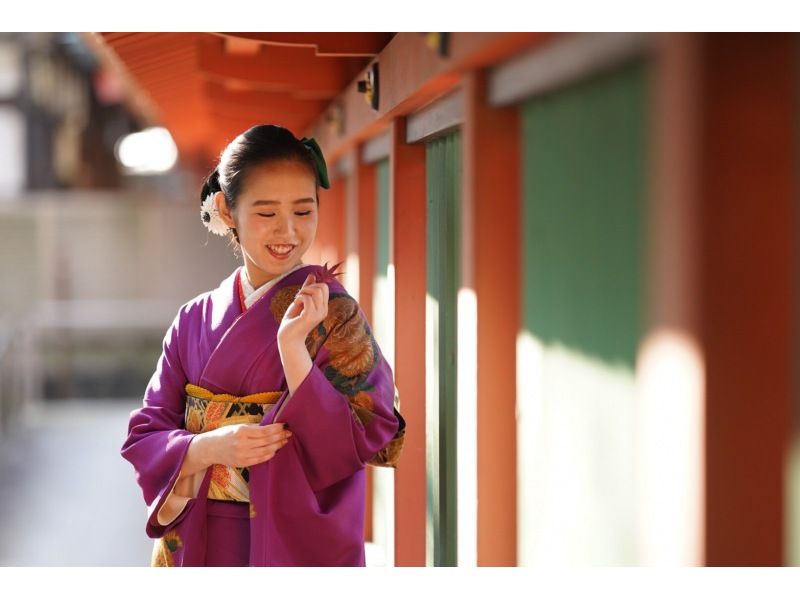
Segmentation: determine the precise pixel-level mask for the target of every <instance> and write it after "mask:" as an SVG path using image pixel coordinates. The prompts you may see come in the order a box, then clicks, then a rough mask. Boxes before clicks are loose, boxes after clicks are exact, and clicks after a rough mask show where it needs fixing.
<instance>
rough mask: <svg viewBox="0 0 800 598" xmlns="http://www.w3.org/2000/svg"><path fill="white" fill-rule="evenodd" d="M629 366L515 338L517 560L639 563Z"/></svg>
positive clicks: (525, 335) (632, 386)
mask: <svg viewBox="0 0 800 598" xmlns="http://www.w3.org/2000/svg"><path fill="white" fill-rule="evenodd" d="M635 402H636V384H635V379H634V372H633V371H632V369H631V368H630V367H629V366H623V365H618V364H613V363H606V362H603V361H601V360H599V359H597V358H594V357H592V356H589V355H585V354H581V353H579V352H577V351H575V350H573V349H570V348H568V347H565V346H563V345H561V344H559V343H553V344H547V345H544V344H542V343H541V342H540V341H539V340H538V339H537V338H535V337H534V336H533V335H531V334H530V333H528V332H527V331H525V332H522V333H520V334H519V335H518V337H517V451H518V452H517V468H518V469H517V476H518V481H517V486H518V502H517V505H518V506H517V517H518V563H519V565H520V566H530V565H569V566H607V565H634V564H637V563H636V546H635V543H636V536H635V534H636V532H635V524H636V521H637V517H636V508H637V504H636V490H637V483H636V457H635V450H636V446H635V425H636V418H635V415H636V412H635V407H636V404H635Z"/></svg>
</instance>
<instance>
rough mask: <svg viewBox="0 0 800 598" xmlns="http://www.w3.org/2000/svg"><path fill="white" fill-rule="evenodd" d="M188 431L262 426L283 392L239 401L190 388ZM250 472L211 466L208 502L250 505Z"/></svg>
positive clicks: (219, 465) (187, 388) (187, 387)
mask: <svg viewBox="0 0 800 598" xmlns="http://www.w3.org/2000/svg"><path fill="white" fill-rule="evenodd" d="M185 391H186V411H185V414H184V417H185V422H186V430H188V431H189V432H192V433H195V434H199V433H201V432H208V431H209V430H215V429H217V428H219V427H220V426H230V425H234V424H259V423H260V422H261V421H262V420H263V419H264V416H265V415H267V414H268V413H270V412H271V411H272V409H273V407H275V404H276V403H277V401H278V399H279V398H280V397H281V395H282V394H283V392H282V391H275V392H260V393H257V394H251V395H246V396H243V397H237V396H234V395H229V394H214V393H213V392H211V391H209V390H207V389H205V388H202V387H200V386H196V385H194V384H187V385H186V388H185ZM249 482H250V472H249V469H248V468H247V467H229V466H227V465H222V464H214V465H212V466H211V479H210V480H209V484H208V495H207V496H208V498H210V499H214V500H226V501H236V502H250V492H249Z"/></svg>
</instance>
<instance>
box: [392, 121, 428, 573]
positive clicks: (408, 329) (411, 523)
mask: <svg viewBox="0 0 800 598" xmlns="http://www.w3.org/2000/svg"><path fill="white" fill-rule="evenodd" d="M391 135H392V142H391V143H392V145H391V150H390V157H389V160H390V173H391V174H390V189H391V191H390V192H391V197H392V202H393V214H394V230H393V234H394V247H393V253H394V264H395V382H396V384H397V389H398V391H399V392H400V400H401V401H402V413H403V418H404V419H405V421H406V426H407V428H406V429H407V433H406V439H405V444H404V446H403V457H402V462H401V463H399V464H398V466H397V470H396V472H395V504H396V511H395V565H396V566H408V567H424V566H425V505H426V481H425V289H426V278H425V277H426V265H425V253H426V243H425V145H424V144H414V145H408V144H406V143H405V137H406V119H405V118H404V117H401V118H398V119H396V120H395V121H394V122H393V124H392V127H391Z"/></svg>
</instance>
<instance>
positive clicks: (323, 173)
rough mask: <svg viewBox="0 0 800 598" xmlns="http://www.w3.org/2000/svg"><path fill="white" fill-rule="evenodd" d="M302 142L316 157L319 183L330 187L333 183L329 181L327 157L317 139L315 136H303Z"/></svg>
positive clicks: (324, 187) (324, 186) (326, 187)
mask: <svg viewBox="0 0 800 598" xmlns="http://www.w3.org/2000/svg"><path fill="white" fill-rule="evenodd" d="M300 143H302V144H303V145H305V146H306V147H307V148H308V149H309V150H310V151H311V155H312V156H313V157H314V163H315V164H316V165H317V173H318V174H319V184H320V186H321V187H322V188H323V189H330V188H331V184H330V181H328V167H327V165H326V164H325V157H324V156H323V155H322V150H321V149H320V147H319V144H318V143H317V141H316V139H314V138H313V137H310V138H309V137H303V138H302V139H301V140H300Z"/></svg>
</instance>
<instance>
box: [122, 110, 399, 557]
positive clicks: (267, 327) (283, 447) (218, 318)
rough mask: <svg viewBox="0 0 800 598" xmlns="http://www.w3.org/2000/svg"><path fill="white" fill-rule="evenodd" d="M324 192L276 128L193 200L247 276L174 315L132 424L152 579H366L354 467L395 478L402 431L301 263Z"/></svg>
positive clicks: (242, 148)
mask: <svg viewBox="0 0 800 598" xmlns="http://www.w3.org/2000/svg"><path fill="white" fill-rule="evenodd" d="M320 186H322V187H324V188H328V186H329V183H328V179H327V168H326V165H325V161H324V158H323V156H322V152H321V151H320V149H319V147H318V146H317V144H316V142H315V141H314V140H313V139H305V138H303V139H302V140H298V139H296V138H295V136H294V135H293V134H292V133H291V132H289V131H288V130H287V129H285V128H283V127H279V126H274V125H259V126H255V127H252V128H251V129H248V130H247V131H245V132H244V133H242V134H241V135H239V136H238V137H237V138H236V139H234V140H233V141H232V142H231V143H230V145H228V147H227V148H226V149H225V150H224V152H223V153H222V155H221V157H220V162H219V165H218V166H217V168H216V169H215V170H214V171H213V172H212V173H211V175H209V177H208V178H207V180H206V181H205V184H204V185H203V189H202V191H201V194H200V199H201V217H202V220H203V222H204V224H205V225H206V226H207V227H208V228H209V230H211V231H212V232H215V233H217V234H223V235H224V234H231V236H232V240H233V242H234V243H235V244H236V247H237V249H240V250H241V252H242V257H243V265H242V266H241V267H238V268H237V269H236V270H235V271H234V272H233V273H232V274H231V275H230V276H228V277H227V278H226V279H225V280H223V281H222V283H221V284H220V286H219V287H218V288H216V289H214V290H211V291H208V292H206V293H203V294H201V295H199V296H197V297H195V298H194V299H192V300H191V301H188V302H187V303H185V304H184V305H183V306H181V308H180V309H179V311H178V314H177V316H176V317H175V319H174V321H173V323H172V325H171V326H170V328H169V330H168V331H167V334H166V336H165V338H164V343H163V352H162V355H161V357H160V358H159V361H158V364H157V368H156V371H155V373H154V374H153V377H152V378H151V380H150V383H149V384H148V387H147V389H146V391H145V395H144V404H143V406H142V407H141V408H140V409H137V410H135V411H133V412H132V413H131V417H130V422H129V427H128V436H127V438H126V440H125V443H124V445H123V447H122V450H121V454H122V456H123V457H124V458H125V459H127V460H128V461H130V462H131V463H132V464H133V466H134V470H135V473H136V477H137V481H138V483H139V484H140V486H141V488H142V491H143V494H144V499H145V502H146V503H147V505H148V520H147V525H146V533H147V534H148V536H150V537H152V538H157V541H156V544H155V546H154V551H153V561H152V564H153V565H165V566H173V565H175V566H186V565H226V566H231V565H262V566H263V565H268V566H291V565H299V566H322V565H335V566H344V565H356V566H363V565H364V542H363V533H364V529H363V524H364V506H365V469H364V468H365V465H366V464H368V463H369V464H373V465H383V466H391V467H394V466H395V464H396V462H397V459H398V457H399V454H400V451H401V448H402V443H403V439H404V433H405V422H404V421H403V419H402V417H401V416H400V413H399V412H398V411H397V395H396V393H395V387H394V382H393V375H392V371H391V368H390V367H389V365H388V364H387V362H386V361H385V359H384V358H383V356H382V354H381V351H380V348H379V347H378V345H377V343H376V342H375V339H374V338H373V335H372V332H371V329H370V327H369V324H368V323H367V321H366V319H365V317H364V314H363V312H362V311H361V309H360V308H359V306H358V303H357V302H356V301H355V300H354V299H353V298H352V297H350V296H349V295H348V294H347V292H346V290H345V289H344V287H342V285H341V284H340V283H339V282H338V281H337V280H336V279H335V278H334V276H335V274H336V272H335V267H334V268H333V269H328V268H327V267H322V266H316V265H309V264H305V263H303V262H302V256H303V254H304V253H305V252H306V251H307V250H308V248H309V247H310V246H311V243H312V242H313V240H314V236H315V234H316V229H317V220H318V209H319V195H318V191H319V187H320ZM279 416H280V417H279Z"/></svg>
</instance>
